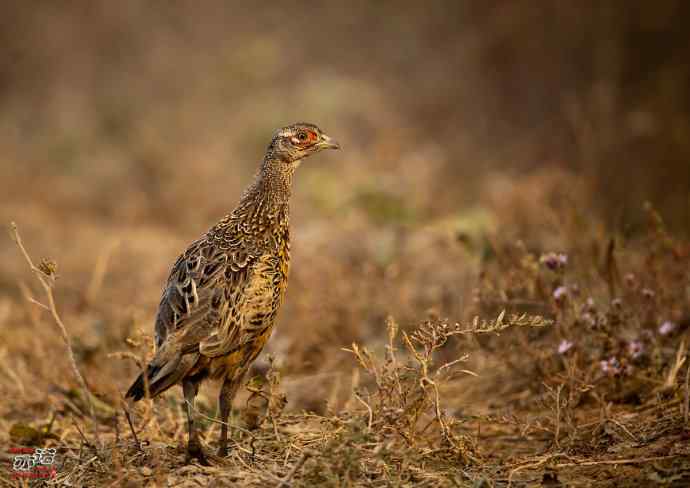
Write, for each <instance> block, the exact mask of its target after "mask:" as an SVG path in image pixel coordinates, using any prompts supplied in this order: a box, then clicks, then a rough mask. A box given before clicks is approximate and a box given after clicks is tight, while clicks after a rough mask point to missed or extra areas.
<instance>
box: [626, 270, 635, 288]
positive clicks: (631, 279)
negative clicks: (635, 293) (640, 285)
mask: <svg viewBox="0 0 690 488" xmlns="http://www.w3.org/2000/svg"><path fill="white" fill-rule="evenodd" d="M623 279H624V280H625V284H626V285H628V286H629V287H630V288H632V287H633V286H634V285H635V281H636V280H635V275H634V274H632V273H628V274H626V275H625V277H624V278H623Z"/></svg>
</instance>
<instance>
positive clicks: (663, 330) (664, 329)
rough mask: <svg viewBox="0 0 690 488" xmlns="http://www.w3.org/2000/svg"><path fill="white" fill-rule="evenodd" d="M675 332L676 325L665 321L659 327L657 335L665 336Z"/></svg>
mask: <svg viewBox="0 0 690 488" xmlns="http://www.w3.org/2000/svg"><path fill="white" fill-rule="evenodd" d="M674 330H676V324H675V323H673V322H671V321H670V320H666V321H665V322H664V323H663V324H661V325H660V326H659V334H661V335H663V336H665V335H669V334H670V333H672V332H673V331H674Z"/></svg>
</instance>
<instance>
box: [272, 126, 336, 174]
mask: <svg viewBox="0 0 690 488" xmlns="http://www.w3.org/2000/svg"><path fill="white" fill-rule="evenodd" d="M324 149H340V144H338V143H337V142H336V141H334V140H333V139H331V138H330V137H329V136H327V135H326V134H324V133H323V131H322V130H321V129H319V128H318V127H317V126H315V125H314V124H308V123H306V122H300V123H297V124H292V125H288V126H287V127H283V128H282V129H280V130H279V131H278V132H276V134H275V136H273V140H271V144H270V145H269V146H268V154H270V156H271V157H272V158H275V159H278V160H281V161H283V162H285V163H288V164H290V165H291V166H293V167H296V166H297V165H299V161H301V160H302V159H304V158H306V157H308V156H311V155H312V154H316V153H317V152H319V151H323V150H324Z"/></svg>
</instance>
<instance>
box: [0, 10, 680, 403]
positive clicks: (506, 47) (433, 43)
mask: <svg viewBox="0 0 690 488" xmlns="http://www.w3.org/2000/svg"><path fill="white" fill-rule="evenodd" d="M688 18H690V3H688V2H684V1H682V0H678V1H672V0H668V1H666V0H664V1H656V2H649V1H642V0H640V1H630V0H619V1H616V0H611V1H607V2H599V1H594V0H592V1H589V0H582V1H578V2H547V1H533V0H510V1H509V0H485V1H453V2H450V1H449V2H432V3H424V2H405V3H400V2H395V3H378V2H376V3H372V2H357V1H355V2H346V3H343V2H340V3H335V2H333V3H332V4H322V3H320V2H294V3H293V2H287V3H281V4H277V5H273V6H272V7H271V8H265V9H259V8H257V7H252V6H250V5H249V4H248V3H246V2H242V3H240V2H228V1H206V2H203V3H199V2H164V1H149V2H134V1H123V2H112V1H105V0H102V1H100V0H98V1H91V2H76V1H70V2H49V1H35V2H4V3H3V6H2V15H0V174H1V175H2V177H1V178H0V200H1V201H0V216H1V217H2V219H1V220H2V221H3V222H5V223H7V222H9V221H11V220H14V221H16V222H17V223H18V225H19V229H20V231H21V232H22V235H23V237H24V241H25V244H26V245H27V247H28V248H29V251H30V252H31V253H32V255H33V256H34V257H35V258H39V257H41V256H48V257H51V258H53V259H55V260H56V261H57V263H58V273H59V275H60V279H59V280H58V284H57V294H58V302H59V303H60V304H61V307H62V309H63V310H64V313H65V315H66V321H67V322H68V324H69V327H70V329H71V330H72V331H73V332H74V334H75V337H76V338H75V340H76V342H77V347H78V352H79V355H80V360H82V361H84V362H85V363H86V364H88V363H89V360H90V359H89V358H91V360H92V361H96V360H97V359H98V358H103V357H105V355H106V354H108V353H110V352H113V351H118V350H122V349H125V348H126V347H128V346H127V345H126V344H125V339H126V338H127V337H132V336H136V335H137V334H138V333H142V334H144V335H145V334H150V333H151V332H152V319H153V315H154V313H155V308H156V305H157V303H158V299H159V296H160V290H161V287H162V283H163V281H164V280H165V278H166V276H167V273H168V271H169V266H170V265H171V264H172V263H173V262H174V260H175V258H176V256H177V254H178V253H179V252H180V251H181V250H182V249H184V247H185V246H186V245H187V244H188V243H190V242H191V241H193V240H194V239H196V238H197V237H198V236H199V235H201V234H202V233H203V232H205V231H206V230H207V229H208V228H209V227H210V226H211V225H212V224H213V223H214V222H215V221H216V220H218V219H219V218H220V217H222V216H223V215H224V214H225V213H227V212H229V211H230V210H231V209H232V208H233V207H234V205H235V204H236V202H237V200H238V198H239V195H240V193H241V191H242V189H243V188H244V187H245V186H246V185H247V184H248V183H249V182H250V180H251V178H252V175H253V174H254V171H255V170H256V167H257V164H258V163H259V161H260V159H261V157H262V155H263V152H264V149H265V147H266V145H267V144H268V141H269V140H270V138H271V136H272V134H273V132H274V131H275V130H276V129H278V128H279V127H281V126H284V125H287V124H290V123H293V122H296V121H302V120H304V121H309V122H314V123H316V124H318V125H319V126H320V127H321V128H323V129H324V130H325V131H326V132H327V133H328V134H330V135H332V136H333V137H335V138H336V139H338V140H339V141H340V142H341V143H342V146H343V151H341V152H339V153H328V154H323V155H321V156H319V157H316V158H313V159H310V160H309V161H308V162H307V163H306V164H304V165H302V167H301V168H300V169H299V172H298V174H297V178H296V182H295V185H296V188H295V191H294V200H293V204H292V212H293V216H292V225H293V236H294V245H293V250H294V251H293V254H294V261H293V268H292V270H293V271H292V276H291V283H290V289H289V291H288V298H287V302H286V306H285V308H284V309H283V311H282V312H281V318H280V326H279V328H278V331H279V332H278V333H277V334H276V335H275V336H274V337H273V339H272V340H271V343H270V346H269V349H270V350H271V351H272V352H274V353H275V354H276V355H278V357H279V359H280V358H282V359H281V361H282V362H283V363H284V364H285V367H286V368H287V369H288V370H290V371H292V372H293V373H294V372H297V371H314V370H316V365H317V364H318V365H319V367H320V368H322V369H323V370H324V371H325V370H328V364H333V365H334V366H333V367H334V368H335V367H338V365H336V363H337V362H339V361H340V359H342V358H341V356H339V355H338V354H334V353H333V351H339V350H340V348H341V347H345V346H347V345H348V344H350V343H351V341H353V340H357V341H362V342H364V343H367V342H368V341H373V340H379V339H380V338H381V337H384V336H385V326H384V318H385V317H386V316H387V315H388V314H394V315H395V316H396V318H398V320H400V321H401V322H402V324H403V326H405V325H406V324H410V323H412V322H414V321H418V320H420V319H421V318H424V317H426V316H428V315H429V314H437V315H439V316H444V317H451V319H453V320H454V319H460V318H463V317H467V316H469V315H470V314H471V313H473V312H474V310H473V309H472V290H473V287H474V284H475V283H476V279H477V276H478V274H479V272H480V266H479V265H480V263H481V262H482V259H486V258H487V255H489V254H490V253H491V246H490V245H489V244H488V242H490V241H491V236H492V235H496V234H498V235H501V237H502V238H510V239H520V240H522V241H523V242H525V243H526V246H527V247H531V248H535V249H536V250H537V251H551V250H568V249H569V247H570V246H571V245H574V244H573V242H574V241H576V240H577V239H578V238H579V237H578V236H580V235H583V234H585V233H586V234H587V235H592V233H593V234H595V235H597V236H600V237H606V236H610V235H615V236H623V238H624V239H634V238H635V235H636V233H637V232H638V230H639V228H640V226H641V222H642V220H643V219H644V213H643V212H642V210H641V209H642V206H643V203H644V202H645V201H650V202H652V203H653V205H654V206H655V208H656V209H657V210H658V211H659V212H660V214H661V215H662V216H663V217H664V219H665V220H666V222H667V225H668V226H669V228H670V229H672V230H673V231H674V232H677V233H680V234H685V235H687V234H688V233H689V232H690V196H689V195H690V117H689V115H690V43H688V25H689V24H688V20H687V19H688ZM564 215H565V216H566V218H564V217H563V216H564ZM564 229H567V230H568V232H565V231H564ZM0 262H1V263H2V265H1V266H0V298H1V300H2V301H3V302H2V303H0V305H2V307H1V309H2V310H5V312H6V313H5V312H3V314H2V317H3V319H2V320H3V322H4V323H5V326H6V327H8V329H7V330H10V329H12V330H13V335H12V338H13V339H12V340H13V341H16V344H15V345H14V346H13V347H14V348H15V352H16V353H17V356H16V357H17V358H20V357H23V358H24V359H18V361H19V362H20V365H19V366H16V367H17V368H18V369H19V370H21V369H22V368H21V361H24V363H25V364H29V362H30V358H31V351H34V350H36V349H37V348H39V349H40V347H39V345H40V344H38V343H37V342H36V341H45V340H46V339H45V338H43V339H42V338H41V334H36V329H35V327H39V325H36V324H38V323H39V322H35V325H34V328H31V327H28V328H27V327H24V326H20V325H19V324H23V323H25V322H23V321H24V320H25V319H26V317H32V316H33V317H34V318H35V317H37V316H38V315H40V313H41V312H40V310H39V311H37V310H36V309H35V307H31V306H29V305H26V310H25V309H24V308H22V307H23V305H18V304H19V303H21V301H18V300H17V298H18V297H20V296H21V294H22V291H21V290H22V288H21V286H17V283H18V282H19V283H21V282H22V281H27V280H29V279H30V277H29V274H28V272H27V270H26V265H25V263H24V262H23V261H22V260H21V259H20V258H19V254H18V252H17V250H16V248H15V246H14V245H13V243H12V242H11V240H10V239H9V238H8V237H4V238H2V239H0ZM46 320H47V317H46V316H44V320H43V321H44V322H45V321H46ZM13 324H14V326H13ZM45 326H46V325H41V327H45ZM51 331H52V329H51ZM50 340H51V341H52V340H53V339H50ZM296 341H299V343H296ZM54 342H55V345H56V347H61V346H60V345H59V344H60V342H59V338H58V337H57V335H55V337H54ZM41 343H42V342H41ZM142 347H143V346H142ZM142 350H147V349H146V348H145V347H143V349H142ZM22 351H23V352H22ZM22 354H24V356H22ZM329 361H331V363H329ZM98 366H99V367H97V368H93V370H92V371H90V372H89V373H88V374H87V376H88V377H89V379H90V381H91V382H92V383H93V384H96V385H99V386H98V387H97V388H100V389H101V390H108V388H112V391H113V392H114V391H115V390H117V389H119V390H122V389H123V388H125V387H126V384H127V383H128V382H129V379H130V377H132V375H133V374H134V372H135V371H136V367H135V366H134V364H129V363H127V364H126V365H123V363H121V362H116V361H114V362H112V363H111V364H110V365H108V366H105V365H104V364H103V363H101V364H100V365H98ZM51 368H52V365H51V364H48V363H47V362H46V363H44V364H32V365H31V366H30V369H31V370H32V371H34V372H35V373H36V375H37V377H41V378H43V380H41V381H44V383H41V382H40V381H39V382H36V383H33V384H34V386H35V387H36V388H45V387H46V384H48V383H50V381H57V380H58V378H56V377H55V376H56V375H57V373H56V372H53V371H51ZM99 378H101V379H102V381H99ZM106 378H109V379H113V378H115V382H114V383H112V384H111V382H109V381H106ZM108 385H111V386H108ZM292 398H294V396H293V397H292ZM305 401H306V400H305ZM314 401H317V400H314ZM319 401H320V400H319Z"/></svg>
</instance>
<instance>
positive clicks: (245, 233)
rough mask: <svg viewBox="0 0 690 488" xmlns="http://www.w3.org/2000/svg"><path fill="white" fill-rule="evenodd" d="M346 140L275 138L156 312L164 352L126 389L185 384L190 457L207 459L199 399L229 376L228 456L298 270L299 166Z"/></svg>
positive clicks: (171, 281) (186, 256) (311, 130)
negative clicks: (240, 398) (252, 373)
mask: <svg viewBox="0 0 690 488" xmlns="http://www.w3.org/2000/svg"><path fill="white" fill-rule="evenodd" d="M323 149H339V146H338V144H337V143H335V142H334V141H332V140H331V139H330V137H328V136H327V135H325V134H323V132H322V131H321V130H320V129H319V128H318V127H316V126H315V125H313V124H306V123H299V124H294V125H291V126H288V127H285V128H283V129H281V130H279V131H278V132H277V133H276V135H275V136H274V137H273V140H272V141H271V143H270V145H269V146H268V149H267V151H266V155H265V157H264V160H263V162H262V164H261V167H260V169H259V171H258V173H257V176H256V179H255V181H254V183H253V184H252V185H251V186H250V187H249V188H248V189H247V190H246V191H245V193H244V195H243V196H242V198H241V200H240V203H239V204H238V206H237V207H236V208H235V209H234V210H233V211H232V212H231V213H230V214H229V215H227V216H226V217H225V218H223V219H222V220H221V221H220V222H218V223H217V224H216V225H215V226H213V227H212V228H211V229H210V230H209V231H208V232H207V233H206V234H205V235H204V236H203V237H201V238H200V239H199V240H197V241H196V242H194V243H192V244H191V245H190V246H189V248H188V249H187V250H186V251H185V252H184V253H183V254H182V255H181V256H180V257H179V258H178V260H177V262H176V263H175V264H174V265H173V268H172V271H171V272H170V276H169V277H168V281H167V284H166V286H165V289H164V291H163V296H162V297H161V302H160V305H159V308H158V315H157V317H156V323H155V332H156V344H155V346H156V353H155V356H154V358H153V359H152V360H151V362H150V363H149V365H148V366H147V368H146V375H145V376H144V374H143V373H142V374H141V375H139V377H138V378H137V379H136V381H135V382H134V383H133V384H132V386H131V387H130V388H129V390H128V391H127V394H126V397H127V398H128V399H131V400H132V401H137V400H140V399H141V398H144V397H145V396H146V393H147V391H148V394H149V396H150V397H155V396H156V395H159V394H160V393H162V392H164V391H165V390H167V389H168V388H170V387H171V386H173V385H175V384H177V383H181V384H182V387H183V392H184V396H185V400H186V402H187V415H188V422H189V424H188V428H189V443H188V453H189V456H190V457H196V458H198V459H199V460H200V461H202V462H205V458H204V454H203V451H202V450H201V446H200V443H199V442H198V439H197V436H196V431H195V429H194V422H193V401H194V397H195V396H196V393H197V391H198V388H199V383H200V382H201V381H202V380H204V379H206V378H209V377H210V378H213V379H218V380H221V381H222V386H221V390H220V395H219V405H220V415H221V420H222V421H223V422H224V424H223V426H222V427H221V438H220V447H219V455H225V454H226V452H227V447H226V446H227V425H226V424H227V419H228V415H229V413H230V405H231V403H232V398H233V397H234V396H235V393H236V392H237V389H238V387H239V386H240V384H241V383H242V379H243V377H244V375H245V373H246V372H247V369H248V368H249V365H250V364H251V363H252V361H254V359H256V357H257V356H258V354H259V353H260V352H261V350H262V348H263V346H264V344H265V343H266V341H267V340H268V338H269V337H270V335H271V331H272V328H273V325H274V322H275V318H276V315H277V313H278V309H279V308H280V305H281V303H282V301H283V297H284V295H285V290H286V288H287V277H288V271H289V268H290V231H289V222H288V219H289V199H290V193H291V185H292V176H293V173H294V171H295V168H296V167H297V166H298V165H299V162H300V161H301V160H302V159H303V158H305V157H307V156H309V155H311V154H314V153H316V152H318V151H320V150H323Z"/></svg>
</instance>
